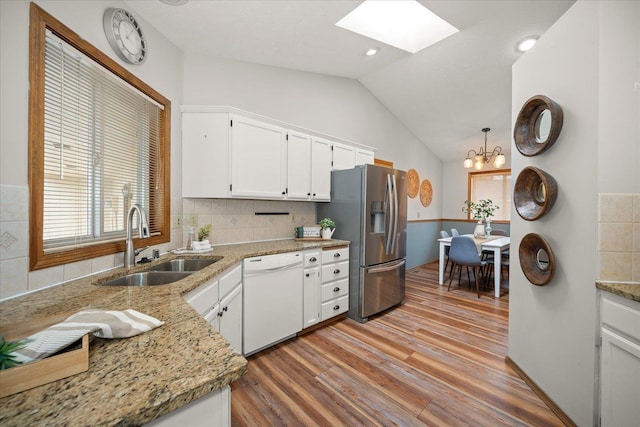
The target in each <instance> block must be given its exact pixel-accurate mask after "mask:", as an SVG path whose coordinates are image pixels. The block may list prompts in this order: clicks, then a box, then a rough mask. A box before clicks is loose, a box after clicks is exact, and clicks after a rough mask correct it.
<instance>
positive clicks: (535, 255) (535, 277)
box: [518, 233, 556, 286]
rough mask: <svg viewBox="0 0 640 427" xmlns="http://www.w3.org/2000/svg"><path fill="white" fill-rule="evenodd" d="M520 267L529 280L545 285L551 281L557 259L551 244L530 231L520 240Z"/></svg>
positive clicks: (535, 283)
mask: <svg viewBox="0 0 640 427" xmlns="http://www.w3.org/2000/svg"><path fill="white" fill-rule="evenodd" d="M518 255H519V257H520V268H522V272H523V273H524V275H525V277H526V278H527V280H528V281H529V282H531V283H532V284H534V285H536V286H544V285H546V284H548V283H549V282H551V280H552V279H553V275H554V273H555V271H556V260H555V257H554V255H553V251H552V250H551V246H549V244H548V243H547V242H546V240H544V239H543V238H542V236H540V235H539V234H536V233H529V234H527V235H526V236H524V237H523V238H522V240H521V241H520V248H519V249H518Z"/></svg>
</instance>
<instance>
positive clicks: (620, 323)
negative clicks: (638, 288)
mask: <svg viewBox="0 0 640 427" xmlns="http://www.w3.org/2000/svg"><path fill="white" fill-rule="evenodd" d="M601 309H602V323H603V325H604V326H605V327H606V326H608V327H611V328H613V329H616V330H618V331H620V332H622V333H624V334H625V335H628V336H629V337H631V338H633V339H634V340H635V341H637V342H640V303H638V302H635V301H632V300H628V299H626V298H622V297H618V296H617V295H612V294H608V293H603V298H602V307H601Z"/></svg>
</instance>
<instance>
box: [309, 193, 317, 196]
mask: <svg viewBox="0 0 640 427" xmlns="http://www.w3.org/2000/svg"><path fill="white" fill-rule="evenodd" d="M310 195H311V193H307V196H310ZM314 196H315V194H314Z"/></svg>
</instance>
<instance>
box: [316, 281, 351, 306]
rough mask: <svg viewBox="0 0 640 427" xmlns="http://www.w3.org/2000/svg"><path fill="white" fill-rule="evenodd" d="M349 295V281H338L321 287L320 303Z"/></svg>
mask: <svg viewBox="0 0 640 427" xmlns="http://www.w3.org/2000/svg"><path fill="white" fill-rule="evenodd" d="M348 293H349V279H343V280H338V281H337V282H331V283H327V284H326V285H322V301H323V302H324V301H329V300H330V299H334V298H338V297H341V296H343V295H347V294H348Z"/></svg>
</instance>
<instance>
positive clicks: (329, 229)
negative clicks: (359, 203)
mask: <svg viewBox="0 0 640 427" xmlns="http://www.w3.org/2000/svg"><path fill="white" fill-rule="evenodd" d="M318 224H320V228H321V229H322V230H321V231H320V233H321V236H322V238H323V239H324V240H331V236H333V232H334V231H336V222H335V221H334V220H332V219H331V218H322V219H321V220H320V222H319V223H318Z"/></svg>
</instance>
